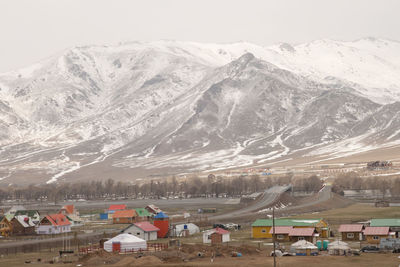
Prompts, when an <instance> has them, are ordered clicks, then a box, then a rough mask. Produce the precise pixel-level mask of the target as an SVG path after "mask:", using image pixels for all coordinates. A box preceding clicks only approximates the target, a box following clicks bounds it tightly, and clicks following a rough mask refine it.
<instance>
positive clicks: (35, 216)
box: [15, 210, 40, 224]
mask: <svg viewBox="0 0 400 267" xmlns="http://www.w3.org/2000/svg"><path fill="white" fill-rule="evenodd" d="M15 216H27V217H29V218H30V219H31V221H32V222H33V223H34V224H38V223H39V222H40V213H39V211H37V210H17V211H16V212H15Z"/></svg>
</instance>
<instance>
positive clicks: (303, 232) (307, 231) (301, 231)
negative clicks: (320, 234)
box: [289, 228, 315, 236]
mask: <svg viewBox="0 0 400 267" xmlns="http://www.w3.org/2000/svg"><path fill="white" fill-rule="evenodd" d="M314 232H315V228H292V229H291V230H290V231H289V236H313V235H314Z"/></svg>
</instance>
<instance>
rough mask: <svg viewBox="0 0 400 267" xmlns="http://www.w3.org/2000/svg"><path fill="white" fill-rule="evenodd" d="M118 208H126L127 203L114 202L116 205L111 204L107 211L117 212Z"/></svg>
mask: <svg viewBox="0 0 400 267" xmlns="http://www.w3.org/2000/svg"><path fill="white" fill-rule="evenodd" d="M117 210H126V205H125V204H114V205H110V207H108V210H107V213H111V214H113V213H115V212H116V211H117Z"/></svg>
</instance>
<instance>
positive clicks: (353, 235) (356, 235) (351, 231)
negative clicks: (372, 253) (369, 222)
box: [339, 224, 364, 241]
mask: <svg viewBox="0 0 400 267" xmlns="http://www.w3.org/2000/svg"><path fill="white" fill-rule="evenodd" d="M363 230H364V225H362V224H341V225H340V226H339V233H341V235H342V240H346V241H361V240H363V234H362V232H363Z"/></svg>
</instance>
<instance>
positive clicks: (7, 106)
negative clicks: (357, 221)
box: [0, 38, 400, 183]
mask: <svg viewBox="0 0 400 267" xmlns="http://www.w3.org/2000/svg"><path fill="white" fill-rule="evenodd" d="M399 62H400V45H399V43H397V42H395V41H388V40H382V39H371V38H369V39H361V40H357V41H355V42H338V41H331V40H319V41H315V42H311V43H309V44H300V45H289V44H280V45H276V46H271V47H261V46H258V45H254V44H250V43H245V42H242V43H236V44H200V43H191V42H178V41H158V42H151V43H141V42H134V43H127V44H123V45H118V46H86V47H75V48H72V49H69V50H66V51H64V52H62V53H60V54H59V55H56V56H54V57H51V58H49V59H46V60H45V61H43V62H41V63H38V64H35V65H33V66H31V67H28V68H25V69H22V70H17V71H12V72H8V73H4V74H0V146H1V147H0V180H1V179H2V177H3V178H4V177H7V178H4V181H3V182H5V183H7V182H9V181H10V180H9V179H13V181H14V182H18V183H24V181H25V180H24V178H23V177H24V175H23V173H24V172H25V171H32V170H33V171H32V172H30V174H31V176H32V178H31V179H32V180H34V181H37V182H45V181H48V182H54V181H58V180H63V179H72V178H73V177H74V176H75V177H76V176H77V175H82V176H85V177H86V178H88V179H92V178H93V177H92V175H91V174H88V171H85V170H86V169H88V170H89V169H90V168H94V167H93V166H97V167H98V168H102V169H104V170H108V172H110V173H117V172H118V170H122V169H123V170H126V169H127V168H128V169H129V168H135V170H139V169H140V170H143V169H144V170H146V171H143V175H145V174H146V173H149V172H148V171H149V170H151V171H152V170H155V172H156V173H157V169H160V170H161V169H163V170H165V169H174V170H173V172H185V171H198V170H204V169H222V168H227V167H231V166H239V165H240V166H241V165H246V164H247V165H248V164H252V163H254V162H264V161H268V160H272V159H278V158H280V157H284V156H289V155H290V154H291V153H292V152H295V151H301V150H302V149H310V148H314V147H315V152H313V153H314V154H318V153H320V154H321V153H322V154H323V153H329V151H326V150H324V149H322V150H321V149H320V150H318V149H319V148H318V147H320V146H322V145H323V146H326V145H329V144H330V145H331V146H333V145H334V144H336V143H337V144H339V143H340V142H346V140H349V142H353V143H357V145H358V147H359V146H360V145H362V144H363V143H365V142H368V143H369V144H374V147H379V146H381V145H387V144H391V143H396V142H398V138H399V136H400V135H399V133H400V132H399V131H398V130H397V129H399V126H400V125H399V124H400V119H398V109H399V106H398V103H397V102H395V101H396V100H398V98H399V96H400V94H399V92H400V91H399V88H400V80H399V79H400V78H399V77H400V75H398V74H399V73H400V72H399V66H400V65H399ZM386 103H390V104H386ZM350 140H351V141H350ZM348 147H349V149H351V147H350V146H348ZM353 147H357V146H353ZM346 149H347V148H346V146H344V148H343V151H344V150H346ZM349 153H350V152H349ZM16 177H19V178H18V179H17V178H16ZM100 178H106V177H100ZM7 180H8V181H7Z"/></svg>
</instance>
